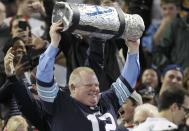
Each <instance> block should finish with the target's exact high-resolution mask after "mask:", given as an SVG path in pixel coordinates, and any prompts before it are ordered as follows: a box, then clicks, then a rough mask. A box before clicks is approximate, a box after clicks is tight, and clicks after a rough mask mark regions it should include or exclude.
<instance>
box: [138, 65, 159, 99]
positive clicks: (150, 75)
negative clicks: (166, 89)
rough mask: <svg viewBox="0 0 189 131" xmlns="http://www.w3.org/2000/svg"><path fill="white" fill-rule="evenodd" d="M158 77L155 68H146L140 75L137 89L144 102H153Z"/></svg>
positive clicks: (157, 88) (157, 85) (156, 90)
mask: <svg viewBox="0 0 189 131" xmlns="http://www.w3.org/2000/svg"><path fill="white" fill-rule="evenodd" d="M159 84H160V78H159V74H158V72H157V70H156V69H154V68H147V69H145V70H144V72H143V73H142V76H141V84H140V85H139V88H138V89H137V91H138V92H139V93H140V94H141V96H142V99H143V102H144V103H153V98H154V96H155V94H156V93H157V92H159V88H160V87H159V86H160V85H159Z"/></svg>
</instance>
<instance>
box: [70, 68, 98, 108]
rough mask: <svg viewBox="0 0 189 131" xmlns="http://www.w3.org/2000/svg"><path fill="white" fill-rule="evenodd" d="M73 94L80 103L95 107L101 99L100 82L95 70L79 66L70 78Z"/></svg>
mask: <svg viewBox="0 0 189 131" xmlns="http://www.w3.org/2000/svg"><path fill="white" fill-rule="evenodd" d="M69 89H70V92H71V96H72V97H73V98H75V99H76V100H77V101H79V102H80V103H82V104H84V105H87V106H91V107H95V106H96V105H97V104H98V101H99V92H100V89H99V82H98V79H97V76H96V74H95V72H94V71H93V70H92V69H91V68H88V67H78V68H76V69H74V70H73V72H72V73H71V75H70V78H69Z"/></svg>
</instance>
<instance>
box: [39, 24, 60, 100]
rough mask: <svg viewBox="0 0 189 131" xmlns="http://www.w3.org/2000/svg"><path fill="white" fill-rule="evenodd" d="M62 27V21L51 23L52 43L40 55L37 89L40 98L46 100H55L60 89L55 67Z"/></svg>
mask: <svg viewBox="0 0 189 131" xmlns="http://www.w3.org/2000/svg"><path fill="white" fill-rule="evenodd" d="M62 28H63V27H62V22H57V23H53V24H52V25H51V29H50V37H51V44H50V45H49V47H48V48H47V49H46V51H45V52H44V53H43V54H42V55H41V56H40V60H39V65H38V66H37V87H38V88H37V91H38V94H39V96H40V98H41V99H42V100H44V101H46V102H53V101H54V99H55V97H56V95H57V93H58V90H59V88H58V86H57V84H56V82H54V71H53V68H54V63H55V57H56V54H57V52H58V50H59V49H58V45H59V42H60V39H61V35H60V32H59V31H60V30H61V29H62Z"/></svg>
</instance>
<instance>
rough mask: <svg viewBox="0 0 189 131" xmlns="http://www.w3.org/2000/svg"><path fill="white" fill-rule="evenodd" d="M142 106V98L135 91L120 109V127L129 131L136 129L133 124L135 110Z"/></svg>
mask: <svg viewBox="0 0 189 131" xmlns="http://www.w3.org/2000/svg"><path fill="white" fill-rule="evenodd" d="M141 104H142V97H141V96H140V95H139V94H138V93H137V92H136V91H134V92H133V93H132V95H131V96H130V97H129V98H128V99H127V100H126V101H125V102H124V103H123V105H122V106H121V108H120V109H119V111H118V112H119V115H120V119H118V122H119V120H120V122H121V123H120V125H119V127H125V128H127V129H128V130H132V128H133V127H134V123H133V115H134V110H135V108H136V107H137V106H138V105H141Z"/></svg>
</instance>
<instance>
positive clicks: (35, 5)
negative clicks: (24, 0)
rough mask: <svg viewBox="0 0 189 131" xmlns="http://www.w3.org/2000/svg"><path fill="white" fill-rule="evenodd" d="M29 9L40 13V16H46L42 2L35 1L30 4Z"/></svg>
mask: <svg viewBox="0 0 189 131" xmlns="http://www.w3.org/2000/svg"><path fill="white" fill-rule="evenodd" d="M28 8H31V9H32V11H33V12H39V13H40V14H42V15H45V8H44V5H43V2H41V1H35V2H32V3H31V4H28Z"/></svg>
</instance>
